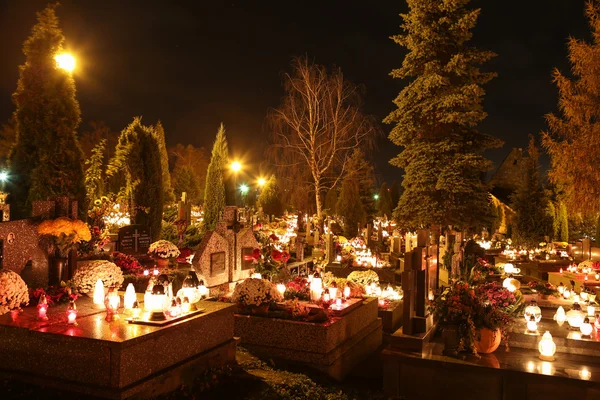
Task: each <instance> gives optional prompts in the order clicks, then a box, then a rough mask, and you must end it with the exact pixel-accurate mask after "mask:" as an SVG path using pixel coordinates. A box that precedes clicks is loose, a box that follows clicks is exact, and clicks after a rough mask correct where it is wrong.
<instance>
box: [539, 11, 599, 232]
mask: <svg viewBox="0 0 600 400" xmlns="http://www.w3.org/2000/svg"><path fill="white" fill-rule="evenodd" d="M586 15H587V17H588V19H589V25H590V27H591V28H592V42H591V43H586V42H585V41H583V40H578V39H575V38H570V39H569V41H568V51H569V61H570V62H571V75H572V78H569V77H567V76H566V75H563V74H562V73H561V72H560V71H558V70H555V71H554V82H555V83H556V86H557V87H558V109H559V110H560V114H558V115H557V114H549V115H547V116H546V119H547V122H548V126H549V128H550V131H549V132H548V133H543V134H542V143H543V144H544V147H545V148H546V149H547V150H548V153H549V155H550V159H551V167H550V170H549V172H548V177H549V179H550V181H551V182H552V183H554V184H556V186H557V187H559V188H560V189H561V190H562V192H563V196H562V199H563V201H564V202H565V203H566V207H567V208H568V209H569V211H570V212H571V213H573V214H581V215H582V216H583V217H584V218H586V217H592V218H594V219H595V218H596V217H597V216H598V215H599V213H600V193H599V191H600V169H598V160H600V140H598V138H599V137H600V74H598V70H599V69H600V3H597V2H593V1H589V2H588V3H587V6H586ZM592 160H593V161H592ZM561 236H562V235H561Z"/></svg>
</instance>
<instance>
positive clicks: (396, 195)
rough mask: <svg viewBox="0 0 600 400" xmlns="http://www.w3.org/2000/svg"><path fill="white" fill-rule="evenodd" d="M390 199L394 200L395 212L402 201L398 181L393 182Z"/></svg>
mask: <svg viewBox="0 0 600 400" xmlns="http://www.w3.org/2000/svg"><path fill="white" fill-rule="evenodd" d="M390 197H391V199H392V210H394V209H395V208H396V207H398V202H399V201H400V187H399V186H398V182H396V181H394V182H392V186H390Z"/></svg>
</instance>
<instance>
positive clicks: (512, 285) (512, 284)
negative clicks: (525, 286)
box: [502, 275, 521, 292]
mask: <svg viewBox="0 0 600 400" xmlns="http://www.w3.org/2000/svg"><path fill="white" fill-rule="evenodd" d="M502 286H503V287H505V288H506V289H508V290H509V291H510V292H514V291H515V290H517V289H518V288H520V287H521V282H519V281H518V280H516V279H514V278H513V276H512V275H510V276H509V277H508V278H506V279H504V281H502Z"/></svg>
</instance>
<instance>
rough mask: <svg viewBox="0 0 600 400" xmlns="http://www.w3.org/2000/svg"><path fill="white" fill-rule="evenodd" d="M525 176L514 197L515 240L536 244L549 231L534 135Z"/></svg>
mask: <svg viewBox="0 0 600 400" xmlns="http://www.w3.org/2000/svg"><path fill="white" fill-rule="evenodd" d="M527 153H528V158H527V159H526V160H525V176H524V178H523V181H522V182H521V185H520V186H519V187H518V188H517V190H516V192H515V194H514V195H513V197H512V202H513V209H514V211H515V213H516V216H515V219H514V237H513V239H514V241H515V243H516V244H521V245H527V246H536V245H537V244H538V243H539V242H541V241H542V240H543V238H544V236H545V235H547V234H548V233H549V232H548V223H547V214H546V205H547V204H548V200H547V198H546V193H545V191H544V188H543V187H542V182H541V179H540V171H539V169H540V166H539V151H538V149H537V147H536V145H535V140H534V138H533V136H530V138H529V147H528V148H527Z"/></svg>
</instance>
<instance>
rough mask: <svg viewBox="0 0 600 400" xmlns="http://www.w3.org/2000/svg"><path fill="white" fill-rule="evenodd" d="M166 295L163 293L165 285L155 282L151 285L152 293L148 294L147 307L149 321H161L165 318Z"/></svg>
mask: <svg viewBox="0 0 600 400" xmlns="http://www.w3.org/2000/svg"><path fill="white" fill-rule="evenodd" d="M168 300H169V298H168V296H167V294H166V293H165V287H164V286H163V285H161V284H160V283H157V284H156V285H154V286H153V287H152V293H150V295H149V296H148V309H149V311H150V320H151V321H161V320H164V319H165V309H166V308H167V307H168V303H167V302H168Z"/></svg>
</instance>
